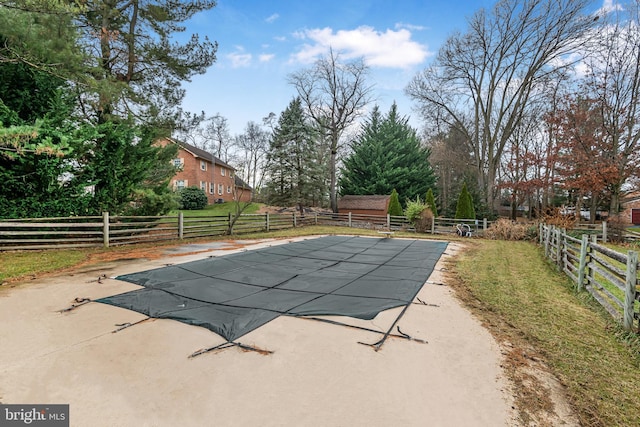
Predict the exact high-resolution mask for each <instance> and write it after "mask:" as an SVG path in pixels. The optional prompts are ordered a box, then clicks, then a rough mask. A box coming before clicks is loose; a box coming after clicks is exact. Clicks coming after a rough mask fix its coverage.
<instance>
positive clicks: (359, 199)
mask: <svg viewBox="0 0 640 427" xmlns="http://www.w3.org/2000/svg"><path fill="white" fill-rule="evenodd" d="M390 199H391V196H389V195H387V196H379V195H372V196H350V195H346V196H342V197H341V198H340V199H339V200H338V213H349V212H351V213H352V214H359V215H380V216H383V215H385V216H386V215H387V211H388V210H389V200H390Z"/></svg>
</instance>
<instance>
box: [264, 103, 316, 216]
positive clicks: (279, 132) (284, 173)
mask: <svg viewBox="0 0 640 427" xmlns="http://www.w3.org/2000/svg"><path fill="white" fill-rule="evenodd" d="M316 136H317V134H316V133H315V132H314V130H313V128H312V127H311V126H310V125H309V124H308V123H307V120H306V117H305V115H304V111H303V109H302V104H301V102H300V99H299V98H295V99H294V100H292V101H291V102H290V103H289V106H288V107H287V108H286V109H285V111H283V112H282V114H281V115H280V118H279V120H278V124H277V125H276V127H275V128H274V131H273V134H272V138H271V141H270V144H269V152H268V155H267V161H268V163H267V170H268V174H269V176H270V179H269V181H268V182H267V189H268V200H269V203H270V204H273V205H279V206H293V205H298V206H299V207H301V208H302V207H303V206H309V205H313V204H315V201H316V195H317V193H318V191H319V188H321V187H322V180H321V178H322V173H321V172H320V168H321V166H322V165H321V164H318V161H317V160H318V157H319V156H318V155H317V150H318V147H317V139H316Z"/></svg>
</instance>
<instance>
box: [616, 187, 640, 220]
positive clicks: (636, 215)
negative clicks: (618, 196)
mask: <svg viewBox="0 0 640 427" xmlns="http://www.w3.org/2000/svg"><path fill="white" fill-rule="evenodd" d="M620 204H621V211H620V218H622V220H623V221H624V222H626V223H629V224H633V225H640V192H634V193H631V194H628V195H627V196H626V197H624V198H623V199H622V202H621V203H620Z"/></svg>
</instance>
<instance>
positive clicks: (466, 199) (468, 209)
mask: <svg viewBox="0 0 640 427" xmlns="http://www.w3.org/2000/svg"><path fill="white" fill-rule="evenodd" d="M455 218H456V219H475V218H476V211H475V208H474V207H473V199H472V198H471V194H470V193H469V191H468V190H467V183H466V182H465V183H463V184H462V190H460V196H458V205H457V206H456V217H455Z"/></svg>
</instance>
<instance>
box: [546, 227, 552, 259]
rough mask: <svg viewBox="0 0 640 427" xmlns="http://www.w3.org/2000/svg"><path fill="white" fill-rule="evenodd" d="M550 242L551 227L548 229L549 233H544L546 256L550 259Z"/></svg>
mask: <svg viewBox="0 0 640 427" xmlns="http://www.w3.org/2000/svg"><path fill="white" fill-rule="evenodd" d="M549 240H551V226H548V227H547V231H546V232H545V233H544V256H545V258H549Z"/></svg>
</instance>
